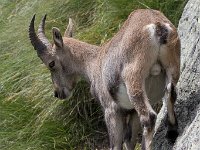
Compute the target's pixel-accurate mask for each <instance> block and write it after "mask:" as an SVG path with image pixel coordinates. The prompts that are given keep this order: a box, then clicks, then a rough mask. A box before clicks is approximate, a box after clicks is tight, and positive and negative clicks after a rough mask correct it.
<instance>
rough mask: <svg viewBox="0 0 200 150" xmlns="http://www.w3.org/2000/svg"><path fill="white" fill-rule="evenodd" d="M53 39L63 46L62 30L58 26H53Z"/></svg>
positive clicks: (58, 45)
mask: <svg viewBox="0 0 200 150" xmlns="http://www.w3.org/2000/svg"><path fill="white" fill-rule="evenodd" d="M52 32H53V40H54V43H55V45H56V46H57V47H63V39H62V35H61V33H60V30H59V29H58V28H56V27H53V28H52Z"/></svg>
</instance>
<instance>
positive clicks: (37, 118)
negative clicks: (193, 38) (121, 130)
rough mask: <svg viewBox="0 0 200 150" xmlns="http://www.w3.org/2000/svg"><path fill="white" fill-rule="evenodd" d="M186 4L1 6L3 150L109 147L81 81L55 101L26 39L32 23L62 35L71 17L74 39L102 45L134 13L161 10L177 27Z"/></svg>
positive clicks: (13, 0)
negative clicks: (69, 94) (42, 23)
mask: <svg viewBox="0 0 200 150" xmlns="http://www.w3.org/2000/svg"><path fill="white" fill-rule="evenodd" d="M184 5H185V1H184V0H176V1H174V0H140V1H139V0H138V1H137V0H123V1H122V0H84V1H81V0H60V1H59V2H57V1H53V0H48V1H47V0H0V149H1V150H24V149H28V150H32V149H34V150H36V149H37V150H45V149H48V150H49V149H67V150H70V149H94V146H96V145H99V144H102V143H103V144H105V145H106V144H107V140H104V139H107V134H106V129H105V124H104V121H103V115H102V112H101V109H100V107H99V104H98V103H97V102H96V101H95V100H94V99H93V98H92V97H91V96H90V94H89V86H88V85H87V83H85V81H80V82H79V83H78V85H77V87H76V89H75V90H74V93H73V96H72V97H71V98H70V99H69V100H66V101H60V100H58V99H55V98H53V96H52V92H53V88H52V83H51V79H50V74H49V72H48V70H47V69H46V68H45V66H44V65H43V64H42V63H41V61H40V60H39V58H37V56H36V53H35V52H34V50H33V48H32V46H31V44H30V41H29V39H28V32H27V29H28V26H29V22H30V19H31V17H32V15H33V14H34V13H36V24H37V25H38V23H39V21H40V19H41V17H42V16H43V15H44V14H46V13H47V14H48V18H47V23H46V33H47V36H48V38H49V39H51V28H52V26H57V27H59V28H60V29H61V31H62V32H64V30H65V28H66V22H67V20H68V18H69V17H72V18H73V19H74V20H75V22H76V38H78V39H80V40H83V41H86V42H89V43H92V44H103V43H105V42H106V41H108V40H109V39H110V38H111V37H112V36H113V35H114V34H115V33H116V32H117V31H118V30H119V28H120V26H121V25H122V23H123V21H124V20H125V19H126V18H127V16H128V14H130V12H131V11H133V10H134V9H136V8H153V9H159V10H161V11H162V12H164V14H165V15H166V16H167V17H168V18H170V20H171V21H172V22H173V23H174V24H175V25H176V26H177V24H178V20H179V18H180V15H181V13H182V10H183V7H184Z"/></svg>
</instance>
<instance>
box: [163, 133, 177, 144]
mask: <svg viewBox="0 0 200 150" xmlns="http://www.w3.org/2000/svg"><path fill="white" fill-rule="evenodd" d="M178 135H179V133H178V131H177V130H168V131H167V134H166V138H167V139H168V141H169V142H170V143H172V144H174V143H175V141H176V138H177V137H178Z"/></svg>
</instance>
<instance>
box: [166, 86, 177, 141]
mask: <svg viewBox="0 0 200 150" xmlns="http://www.w3.org/2000/svg"><path fill="white" fill-rule="evenodd" d="M167 94H168V95H167V96H168V97H167V118H166V124H167V134H166V138H167V139H168V140H169V141H170V142H171V143H175V140H176V138H177V137H178V122H177V118H176V116H175V113H174V103H175V101H176V98H177V95H176V90H175V87H174V85H173V84H172V83H169V84H168V85H167Z"/></svg>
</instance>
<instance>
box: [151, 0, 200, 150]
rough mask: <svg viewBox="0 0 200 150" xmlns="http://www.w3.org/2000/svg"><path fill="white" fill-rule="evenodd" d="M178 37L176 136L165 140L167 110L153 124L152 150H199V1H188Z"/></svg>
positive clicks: (163, 108)
mask: <svg viewBox="0 0 200 150" xmlns="http://www.w3.org/2000/svg"><path fill="white" fill-rule="evenodd" d="M178 32H179V36H180V38H181V76H180V80H179V83H178V85H177V88H178V99H177V102H176V105H175V111H176V116H177V119H178V124H179V137H178V138H177V140H176V143H175V144H174V145H173V144H171V143H169V142H168V141H167V139H166V138H165V134H166V129H167V128H166V126H165V123H164V120H165V117H166V107H165V106H163V107H162V109H161V111H160V113H159V115H158V120H157V123H156V130H157V131H156V134H155V137H154V141H153V143H154V145H153V150H200V0H189V1H188V3H187V5H186V7H185V9H184V12H183V14H182V17H181V20H180V22H179V26H178Z"/></svg>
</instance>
